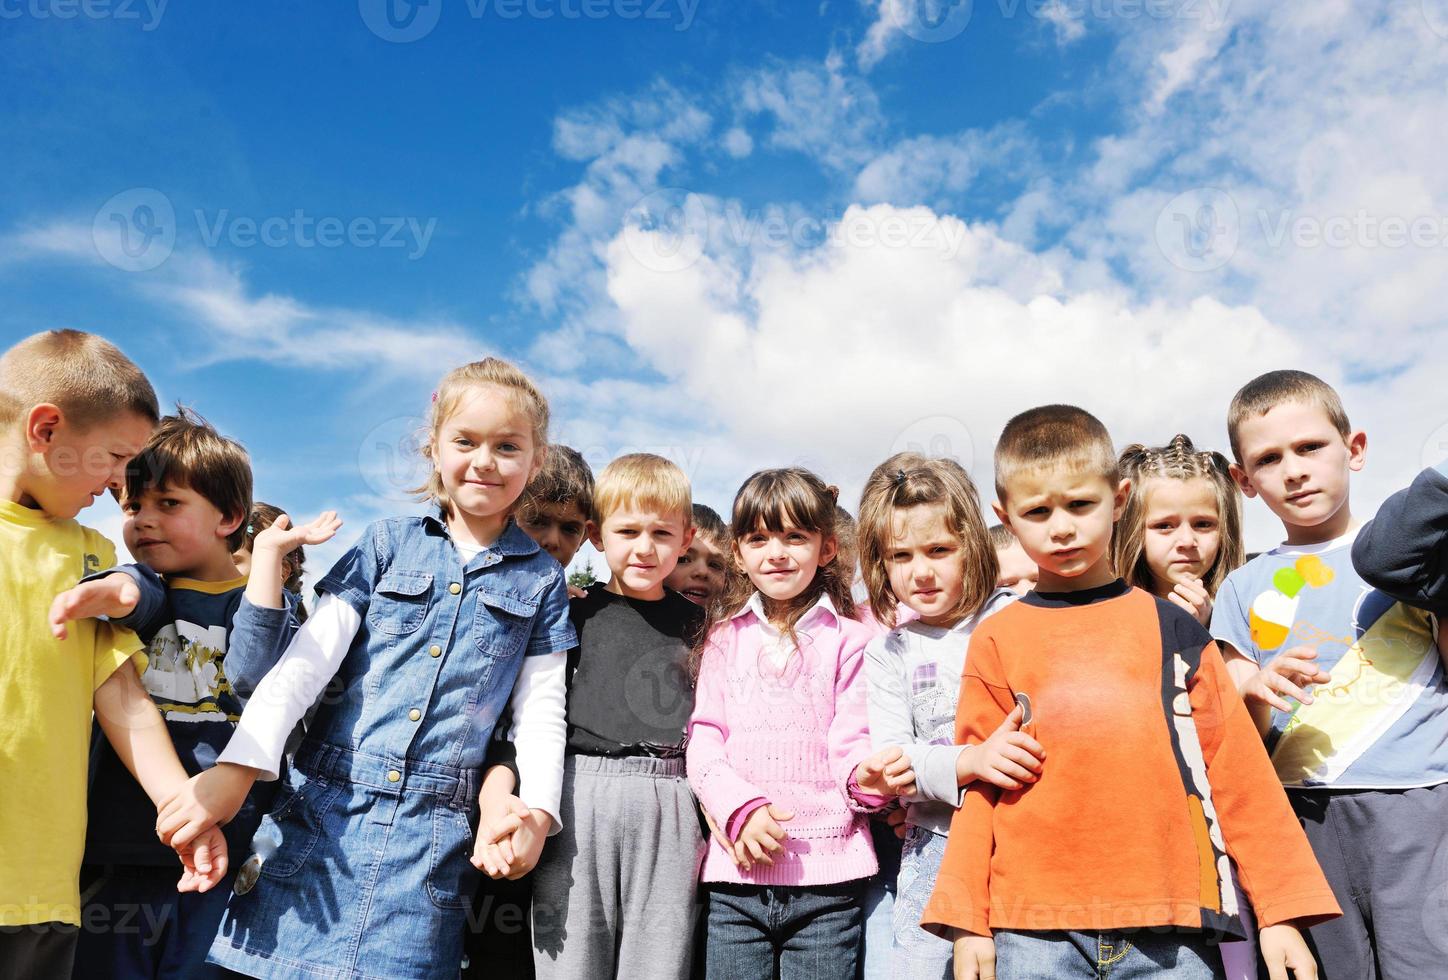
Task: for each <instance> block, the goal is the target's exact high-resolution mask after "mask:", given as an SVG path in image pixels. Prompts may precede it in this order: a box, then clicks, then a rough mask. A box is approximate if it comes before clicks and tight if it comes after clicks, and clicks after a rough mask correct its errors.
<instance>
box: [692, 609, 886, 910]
mask: <svg viewBox="0 0 1448 980" xmlns="http://www.w3.org/2000/svg"><path fill="white" fill-rule="evenodd" d="M796 632H798V634H799V640H800V649H799V650H798V651H795V652H793V654H792V655H791V656H790V657H789V660H788V661H787V663H786V665H785V666H784V668H783V670H781V669H780V668H779V664H778V661H777V660H776V658H775V657H774V656H773V655H772V647H773V643H772V635H773V633H774V631H773V628H772V627H770V626H769V625H768V624H767V622H765V621H764V620H763V619H762V617H761V616H760V615H759V607H758V605H757V603H752V604H751V606H749V607H746V608H745V609H744V611H742V612H740V613H739V614H738V615H736V616H735V617H734V618H733V619H730V620H728V621H726V622H723V623H720V624H719V625H718V626H717V627H715V629H714V632H713V633H712V634H711V635H710V638H709V647H708V649H707V650H706V651H705V654H704V658H703V663H702V665H701V666H700V670H699V683H698V689H697V691H696V696H695V702H694V714H693V716H692V717H691V718H690V719H689V741H688V748H687V766H688V772H689V785H690V786H691V787H692V788H693V790H694V795H695V796H697V797H698V798H699V802H700V803H702V804H703V805H704V808H705V809H706V810H707V811H708V812H709V813H710V815H712V816H713V817H714V819H715V820H717V821H718V822H719V823H720V825H721V826H729V825H731V824H732V823H733V818H734V817H735V815H736V814H737V813H739V811H740V810H741V808H744V807H747V806H749V805H750V804H751V803H754V802H755V801H759V800H767V801H769V802H770V803H773V804H775V805H776V806H779V807H782V808H784V809H786V810H792V811H794V819H792V820H789V821H787V822H786V823H784V824H783V826H784V830H785V832H786V833H787V834H788V835H789V836H788V837H787V838H786V839H785V841H784V847H785V851H784V853H783V854H781V855H775V857H774V865H773V867H771V866H769V865H762V864H758V863H756V864H755V865H754V867H753V869H752V870H749V871H743V870H740V869H739V868H737V867H736V866H735V865H734V862H733V861H732V860H730V858H729V855H728V854H726V853H725V852H724V850H723V848H721V847H720V846H719V845H717V844H713V843H711V844H710V846H709V852H708V856H707V857H706V858H705V859H704V870H703V872H702V874H701V878H702V880H703V881H706V882H732V883H735V884H753V885H827V884H834V883H836V882H841V881H853V880H854V879H857V878H867V877H869V876H870V875H873V874H874V873H875V872H876V871H877V870H878V866H877V864H876V862H875V851H874V848H873V846H872V845H871V843H870V832H869V827H868V819H867V817H866V816H865V814H867V813H869V812H870V811H871V810H873V809H877V808H878V803H880V802H883V801H879V800H877V799H876V798H874V797H870V796H866V795H863V794H861V797H860V798H859V799H856V798H855V796H853V795H852V794H851V784H852V776H853V774H854V770H855V767H856V766H857V765H859V763H860V761H861V760H863V759H864V758H865V757H866V756H868V755H869V754H870V735H869V731H868V728H867V724H868V723H867V716H866V708H865V670H864V652H865V647H866V645H867V644H868V643H869V642H870V639H871V637H872V636H873V635H874V632H875V631H874V630H872V629H871V628H870V627H868V626H865V625H863V624H861V623H857V622H855V621H854V620H851V619H845V618H843V617H840V616H838V615H837V614H836V613H835V609H834V607H833V605H831V604H830V602H829V600H828V599H822V600H821V601H820V602H819V604H818V605H816V606H815V608H814V609H812V610H811V611H810V612H808V613H806V614H805V616H804V618H802V619H801V620H800V623H799V626H798V627H797V628H796Z"/></svg>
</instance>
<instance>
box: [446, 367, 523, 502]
mask: <svg viewBox="0 0 1448 980" xmlns="http://www.w3.org/2000/svg"><path fill="white" fill-rule="evenodd" d="M432 458H433V464H434V465H435V466H436V467H437V472H438V476H439V478H440V479H441V480H442V485H443V489H444V490H446V491H447V495H448V499H449V500H451V501H452V503H453V506H455V507H456V508H457V509H458V510H459V511H461V512H463V513H464V514H467V515H469V516H472V517H477V518H488V517H497V516H499V515H502V514H506V513H507V511H508V509H509V508H510V507H512V506H513V503H514V501H516V500H517V499H518V497H519V496H521V495H522V493H523V488H524V487H526V486H527V485H528V481H529V480H531V479H533V477H535V476H537V475H538V471H539V470H540V469H541V468H542V466H543V458H544V450H543V449H542V448H541V447H539V446H538V445H537V443H536V442H535V441H534V439H533V424H532V420H531V419H530V418H529V417H528V413H527V412H525V411H523V410H522V409H520V408H519V407H518V406H517V404H516V403H515V402H514V400H513V399H512V398H510V397H509V396H508V394H507V393H506V392H504V391H503V390H502V389H500V388H498V387H496V386H494V385H479V386H477V387H475V388H474V389H473V390H471V391H469V392H467V393H466V394H464V395H463V396H462V398H461V399H460V400H459V404H458V407H457V408H456V410H454V411H453V413H452V415H451V416H450V417H449V418H448V419H446V420H445V421H444V422H443V423H442V425H441V426H440V427H439V428H438V432H437V436H436V437H435V439H434V441H433V444H432Z"/></svg>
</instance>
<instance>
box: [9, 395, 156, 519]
mask: <svg viewBox="0 0 1448 980" xmlns="http://www.w3.org/2000/svg"><path fill="white" fill-rule="evenodd" d="M154 428H155V426H154V425H153V424H152V423H151V420H150V419H147V418H144V417H142V416H140V415H134V414H131V413H127V414H125V415H122V416H120V417H118V418H115V419H109V420H107V421H105V422H100V423H97V424H96V425H93V426H91V427H90V428H89V429H85V430H80V429H77V428H76V427H75V426H73V425H71V424H69V423H68V422H67V421H66V420H65V417H64V415H63V414H62V413H61V412H60V410H59V409H56V408H55V407H54V406H39V407H38V408H37V409H35V410H33V411H32V412H31V414H30V416H29V418H28V419H27V431H26V441H27V444H28V448H29V450H30V452H31V454H32V458H35V457H36V456H38V457H39V458H38V460H37V462H36V464H35V465H34V467H33V468H32V469H31V471H30V472H28V473H27V474H26V477H25V479H23V480H22V481H21V483H22V490H23V499H22V501H21V502H22V503H32V502H33V503H34V504H35V506H37V507H39V508H40V509H41V510H42V511H44V512H45V513H46V514H47V515H49V516H50V517H56V518H70V517H74V516H76V515H77V514H79V513H80V512H81V511H82V510H84V509H85V508H87V507H89V506H90V505H91V504H93V503H95V499H96V498H97V497H99V496H100V495H101V494H103V493H105V492H106V489H107V488H110V489H114V490H120V489H121V488H122V487H124V486H125V482H126V464H127V463H129V462H130V461H131V460H132V459H134V458H135V456H136V454H137V453H139V452H140V451H141V449H142V448H143V447H144V446H145V444H146V442H147V440H149V439H150V438H151V432H152V430H153V429H154Z"/></svg>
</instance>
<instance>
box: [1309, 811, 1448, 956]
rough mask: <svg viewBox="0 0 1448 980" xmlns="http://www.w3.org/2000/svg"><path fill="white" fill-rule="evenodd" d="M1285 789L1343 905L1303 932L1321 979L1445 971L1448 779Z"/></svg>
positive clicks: (1446, 952)
mask: <svg viewBox="0 0 1448 980" xmlns="http://www.w3.org/2000/svg"><path fill="white" fill-rule="evenodd" d="M1287 796H1288V799H1290V800H1291V801H1292V808H1293V810H1295V811H1296V812H1297V817H1298V820H1299V821H1300V822H1301V824H1302V827H1303V829H1304V830H1305V831H1307V839H1308V840H1309V841H1311V842H1312V850H1313V853H1315V854H1316V855H1317V861H1318V863H1319V864H1321V865H1322V870H1323V872H1324V873H1325V874H1326V875H1327V880H1328V882H1329V883H1330V884H1331V885H1332V891H1333V894H1334V895H1336V896H1337V903H1338V904H1339V905H1341V906H1342V912H1343V915H1342V918H1340V919H1333V920H1332V921H1331V922H1326V923H1323V924H1322V925H1320V926H1314V927H1313V928H1312V930H1311V932H1310V935H1309V937H1308V939H1309V942H1310V943H1311V944H1312V945H1313V947H1314V950H1315V952H1316V953H1317V959H1318V962H1319V963H1320V964H1321V965H1322V973H1321V976H1322V977H1323V980H1376V978H1379V977H1380V978H1382V980H1427V978H1429V977H1444V976H1448V783H1442V784H1439V785H1437V786H1431V787H1427V788H1424V789H1402V790H1295V789H1294V790H1288V792H1287Z"/></svg>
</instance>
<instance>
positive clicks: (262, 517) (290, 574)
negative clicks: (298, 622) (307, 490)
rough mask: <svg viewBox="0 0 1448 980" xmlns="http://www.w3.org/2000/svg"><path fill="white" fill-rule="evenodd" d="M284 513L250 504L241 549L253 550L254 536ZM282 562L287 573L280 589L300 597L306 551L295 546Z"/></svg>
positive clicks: (300, 612)
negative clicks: (249, 513) (249, 512)
mask: <svg viewBox="0 0 1448 980" xmlns="http://www.w3.org/2000/svg"><path fill="white" fill-rule="evenodd" d="M285 513H286V511H284V510H282V509H281V508H280V507H278V506H277V505H276V504H269V503H266V502H265V501H262V500H258V501H256V502H255V503H254V504H252V505H251V515H250V516H249V517H248V518H247V520H246V527H245V531H246V537H245V538H244V539H243V541H242V542H241V547H244V548H246V550H247V551H251V550H253V549H254V548H255V547H256V536H257V535H258V534H260V533H261V532H263V531H265V530H266V529H267V528H269V527H271V526H272V525H273V524H275V523H276V521H277V518H278V517H281V516H282V515H283V514H285ZM292 526H293V527H295V526H296V522H295V521H293V522H292ZM241 547H238V548H237V549H236V550H237V551H240V550H241ZM282 561H283V562H284V563H285V566H286V573H287V579H286V581H285V582H283V583H282V588H284V589H286V590H287V591H288V592H295V593H297V594H298V595H300V594H301V592H302V573H303V572H305V571H306V564H307V552H306V550H305V549H304V548H303V547H302V546H301V545H297V546H296V547H295V548H293V549H292V550H291V551H288V552H287V553H286V555H285V556H284V557H283V559H282ZM297 618H298V619H301V618H303V610H302V609H301V607H300V606H299V607H298V608H297Z"/></svg>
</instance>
